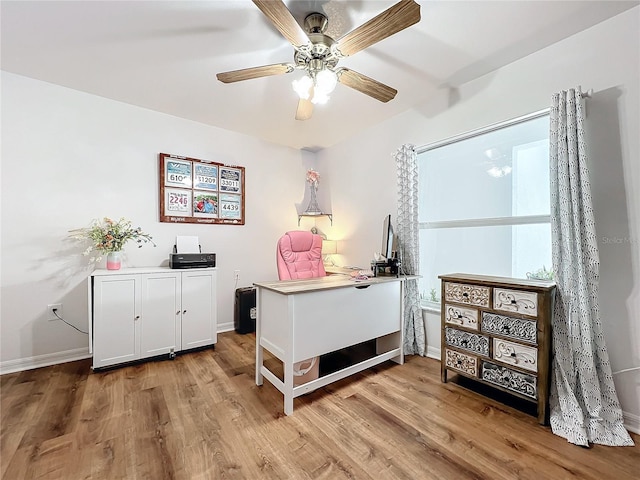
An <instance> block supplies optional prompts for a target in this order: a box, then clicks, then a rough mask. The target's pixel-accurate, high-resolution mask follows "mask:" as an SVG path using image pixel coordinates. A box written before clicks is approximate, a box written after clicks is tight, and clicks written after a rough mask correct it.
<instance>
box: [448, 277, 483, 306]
mask: <svg viewBox="0 0 640 480" xmlns="http://www.w3.org/2000/svg"><path fill="white" fill-rule="evenodd" d="M444 299H445V300H446V301H447V302H458V303H466V304H468V305H477V306H478V307H488V306H489V287H479V286H477V285H466V284H464V283H451V282H445V284H444Z"/></svg>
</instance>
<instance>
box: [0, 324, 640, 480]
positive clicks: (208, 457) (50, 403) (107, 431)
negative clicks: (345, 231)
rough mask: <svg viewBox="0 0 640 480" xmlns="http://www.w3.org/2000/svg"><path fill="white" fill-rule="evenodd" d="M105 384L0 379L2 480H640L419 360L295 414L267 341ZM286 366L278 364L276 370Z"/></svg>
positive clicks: (105, 375) (59, 378)
mask: <svg viewBox="0 0 640 480" xmlns="http://www.w3.org/2000/svg"><path fill="white" fill-rule="evenodd" d="M218 339H219V341H218V344H217V345H216V348H215V349H214V350H211V349H208V350H203V351H199V352H194V353H188V354H185V355H181V356H178V357H177V358H176V359H175V360H173V361H169V360H162V361H156V362H149V363H142V364H138V365H132V366H127V367H122V368H117V369H114V370H110V371H104V372H96V373H92V372H91V369H90V361H89V360H85V361H78V362H72V363H67V364H63V365H57V366H53V367H47V368H41V369H38V370H31V371H26V372H21V373H14V374H9V375H4V376H2V377H0V380H1V392H0V396H1V408H2V410H1V419H2V425H1V426H2V433H1V442H2V443H1V449H0V464H1V470H0V472H1V476H2V478H3V479H6V480H18V479H19V480H22V479H36V478H37V479H64V480H75V479H152V480H159V479H189V480H191V479H194V480H195V479H251V480H253V479H293V480H298V479H330V480H333V479H375V480H379V479H383V480H385V479H393V480H395V479H411V480H420V479H439V480H448V479H453V480H462V479H487V480H489V479H490V480H496V479H519V478H522V479H535V480H540V479H581V480H582V479H587V480H588V479H593V480H606V479H616V480H624V479H632V478H633V479H637V478H638V473H639V471H640V438H639V437H638V436H637V435H633V438H634V441H635V443H636V446H635V447H617V448H612V447H604V446H601V445H596V446H593V447H592V448H590V449H585V448H580V447H577V446H575V445H571V444H569V443H567V442H566V441H565V440H564V439H562V438H560V437H557V436H555V435H553V434H552V433H551V432H550V429H549V428H548V427H541V426H539V425H538V424H537V422H536V419H535V417H533V416H530V415H528V414H526V413H523V412H521V411H519V410H516V409H514V408H512V407H509V406H506V405H504V404H501V403H498V402H496V401H493V400H491V399H487V398H485V397H482V396H480V395H477V394H476V393H474V392H472V391H470V390H467V389H465V388H462V387H461V386H459V385H455V384H453V383H447V384H442V383H441V382H440V364H439V362H437V361H435V360H432V359H427V358H420V357H416V356H410V357H408V358H407V362H406V363H405V365H402V366H400V365H396V364H393V363H390V362H388V363H385V364H383V365H380V366H378V367H376V368H372V369H370V370H367V371H365V372H362V373H360V374H357V375H355V376H353V377H350V378H347V379H345V380H342V381H340V382H337V383H335V384H333V385H330V386H328V387H325V388H322V389H320V390H317V391H315V392H313V393H311V394H308V395H305V396H303V397H300V398H298V399H296V400H295V401H294V408H295V410H294V413H293V415H292V416H289V417H286V416H284V415H283V412H282V408H283V403H282V400H283V399H282V395H281V394H280V392H278V391H277V390H276V389H275V388H274V387H273V386H272V385H270V384H269V383H268V382H266V381H265V384H264V386H262V387H257V386H256V385H255V382H254V348H255V347H254V342H255V337H254V336H253V335H238V334H236V333H234V332H229V333H224V334H221V335H219V337H218ZM272 361H273V360H272Z"/></svg>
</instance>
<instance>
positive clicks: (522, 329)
mask: <svg viewBox="0 0 640 480" xmlns="http://www.w3.org/2000/svg"><path fill="white" fill-rule="evenodd" d="M482 331H483V332H485V333H494V334H498V335H502V336H503V337H509V338H514V339H516V340H522V341H523V342H527V343H531V344H534V345H535V344H537V343H538V342H537V338H536V337H537V324H536V322H535V320H527V319H526V318H512V317H506V316H504V315H498V314H496V313H489V312H482Z"/></svg>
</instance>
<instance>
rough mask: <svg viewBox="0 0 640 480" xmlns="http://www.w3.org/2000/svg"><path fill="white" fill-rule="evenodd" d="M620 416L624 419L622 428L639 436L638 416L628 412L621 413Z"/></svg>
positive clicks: (639, 420) (639, 419)
mask: <svg viewBox="0 0 640 480" xmlns="http://www.w3.org/2000/svg"><path fill="white" fill-rule="evenodd" d="M622 416H623V418H624V428H626V429H627V430H629V431H630V432H633V433H637V434H638V435H640V416H638V415H634V414H633V413H629V412H622Z"/></svg>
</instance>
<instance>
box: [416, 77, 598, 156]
mask: <svg viewBox="0 0 640 480" xmlns="http://www.w3.org/2000/svg"><path fill="white" fill-rule="evenodd" d="M592 95H593V88H590V89H589V90H587V91H586V92H580V96H581V97H582V98H591V96H592ZM550 111H551V108H545V109H543V110H539V111H537V112H533V113H530V114H528V115H523V116H521V117H518V118H512V119H511V120H506V121H504V122H498V123H494V124H492V125H488V126H485V127H482V128H479V129H477V130H472V131H470V132H465V133H461V134H459V135H455V136H453V137H449V138H446V139H444V140H440V141H438V142H434V143H429V144H427V145H420V146H417V147H414V151H415V152H416V153H417V154H420V153H424V152H426V151H429V150H433V149H435V148H439V147H444V146H446V145H449V144H451V143H455V142H459V141H460V140H466V139H467V138H472V137H477V136H478V135H482V134H485V133H488V132H492V131H494V130H499V129H501V128H504V127H506V126H511V125H515V124H518V123H522V122H526V121H528V120H533V119H535V118H538V117H543V116H545V115H548V114H549V112H550Z"/></svg>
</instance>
